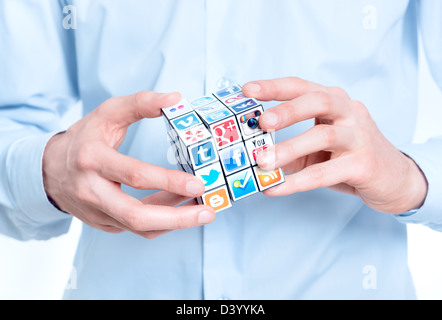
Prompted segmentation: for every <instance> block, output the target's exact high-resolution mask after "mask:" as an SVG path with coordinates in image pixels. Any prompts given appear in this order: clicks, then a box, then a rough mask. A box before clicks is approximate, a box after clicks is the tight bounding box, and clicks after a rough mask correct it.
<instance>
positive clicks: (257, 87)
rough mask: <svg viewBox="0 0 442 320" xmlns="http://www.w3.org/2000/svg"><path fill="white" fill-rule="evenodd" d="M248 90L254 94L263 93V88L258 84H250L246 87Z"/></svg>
mask: <svg viewBox="0 0 442 320" xmlns="http://www.w3.org/2000/svg"><path fill="white" fill-rule="evenodd" d="M246 90H247V91H250V92H252V93H259V92H261V86H260V85H259V84H257V83H248V84H247V85H246Z"/></svg>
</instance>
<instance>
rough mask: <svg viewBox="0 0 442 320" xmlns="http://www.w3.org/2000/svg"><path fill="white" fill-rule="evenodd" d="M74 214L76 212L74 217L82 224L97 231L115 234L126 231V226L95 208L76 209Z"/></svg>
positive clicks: (88, 206) (87, 206) (83, 207)
mask: <svg viewBox="0 0 442 320" xmlns="http://www.w3.org/2000/svg"><path fill="white" fill-rule="evenodd" d="M72 212H74V213H72V215H74V216H76V217H77V218H78V219H80V220H81V221H82V222H84V223H85V224H87V225H89V226H91V227H93V228H95V229H98V230H101V231H105V232H107V233H114V234H117V233H122V232H124V231H126V230H125V229H126V228H125V226H123V225H122V224H121V223H120V222H118V221H117V220H115V219H113V218H112V217H110V216H109V215H107V214H105V213H104V212H102V211H101V210H99V209H97V208H95V207H94V206H90V205H86V206H84V205H83V206H82V208H76V209H75V210H73V211H72Z"/></svg>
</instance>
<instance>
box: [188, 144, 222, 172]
mask: <svg viewBox="0 0 442 320" xmlns="http://www.w3.org/2000/svg"><path fill="white" fill-rule="evenodd" d="M188 153H189V156H190V162H189V164H190V165H191V166H192V168H193V169H194V170H198V169H201V168H204V167H205V166H208V165H209V164H212V163H215V162H217V161H219V158H218V152H217V151H216V147H215V141H214V140H213V139H209V140H207V141H202V142H199V143H197V144H195V145H193V146H191V147H188Z"/></svg>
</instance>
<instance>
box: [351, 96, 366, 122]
mask: <svg viewBox="0 0 442 320" xmlns="http://www.w3.org/2000/svg"><path fill="white" fill-rule="evenodd" d="M351 108H352V110H353V111H354V112H355V113H356V114H357V116H358V117H360V118H363V119H366V118H370V113H369V112H368V109H367V108H366V107H365V105H364V104H363V103H362V102H360V101H355V100H352V101H351Z"/></svg>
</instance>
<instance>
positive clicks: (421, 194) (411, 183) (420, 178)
mask: <svg viewBox="0 0 442 320" xmlns="http://www.w3.org/2000/svg"><path fill="white" fill-rule="evenodd" d="M406 159H407V161H408V165H409V174H408V175H407V177H408V179H407V180H408V183H407V184H406V185H407V186H408V188H407V189H408V190H409V191H408V193H407V196H406V202H404V203H406V206H405V210H404V212H408V211H413V210H418V209H420V208H421V207H422V206H423V205H424V202H425V199H426V198H427V193H428V181H427V178H426V177H425V175H424V173H423V172H422V170H421V169H420V167H419V166H418V165H417V164H416V162H414V160H413V159H411V158H410V157H408V156H406Z"/></svg>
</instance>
